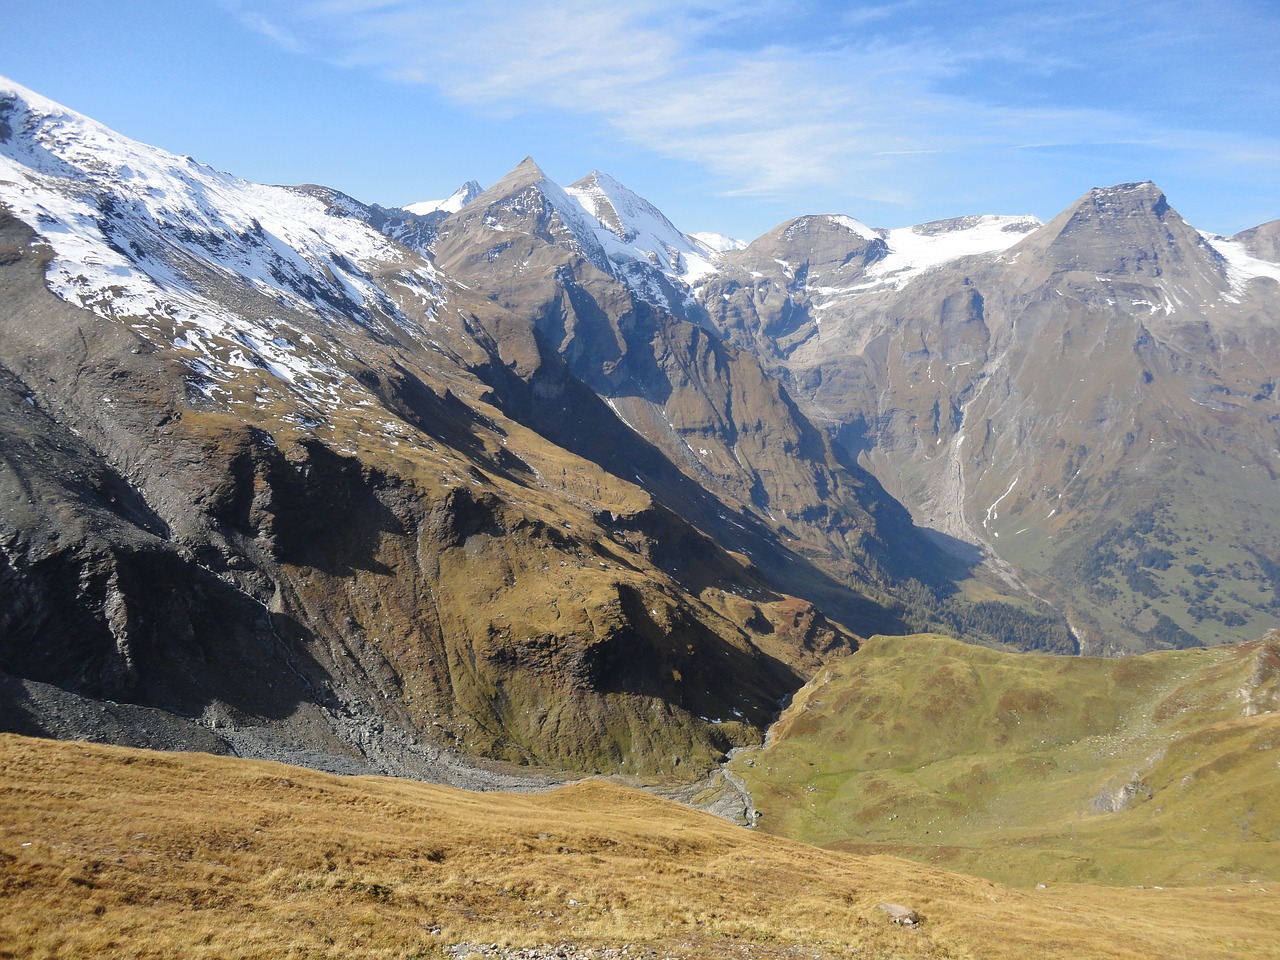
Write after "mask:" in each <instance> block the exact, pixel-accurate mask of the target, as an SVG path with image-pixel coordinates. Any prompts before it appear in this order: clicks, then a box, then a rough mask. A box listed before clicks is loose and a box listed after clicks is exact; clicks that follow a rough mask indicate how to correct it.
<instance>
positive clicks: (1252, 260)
mask: <svg viewBox="0 0 1280 960" xmlns="http://www.w3.org/2000/svg"><path fill="white" fill-rule="evenodd" d="M1200 236H1201V237H1202V238H1203V239H1204V242H1205V243H1207V244H1209V246H1210V247H1212V248H1213V249H1214V250H1216V251H1218V253H1219V254H1221V255H1222V258H1223V259H1224V260H1226V261H1227V278H1228V279H1229V280H1230V282H1231V286H1232V287H1233V288H1234V289H1235V290H1236V292H1240V291H1241V290H1243V288H1244V287H1245V286H1246V285H1247V284H1248V282H1249V281H1250V280H1256V279H1259V278H1262V277H1266V278H1269V279H1271V280H1275V281H1277V282H1280V263H1272V262H1271V261H1269V260H1259V259H1258V258H1257V257H1255V256H1254V255H1253V254H1251V253H1250V252H1249V251H1248V249H1247V248H1246V247H1245V245H1244V244H1243V243H1241V242H1240V241H1239V240H1232V239H1231V238H1230V237H1223V236H1219V235H1218V234H1213V233H1204V232H1200Z"/></svg>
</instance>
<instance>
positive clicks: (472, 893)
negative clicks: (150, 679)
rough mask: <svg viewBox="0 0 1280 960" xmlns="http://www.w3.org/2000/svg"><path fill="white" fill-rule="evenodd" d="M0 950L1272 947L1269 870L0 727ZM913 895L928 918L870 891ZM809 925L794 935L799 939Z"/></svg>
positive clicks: (419, 953)
mask: <svg viewBox="0 0 1280 960" xmlns="http://www.w3.org/2000/svg"><path fill="white" fill-rule="evenodd" d="M0 767H2V768H3V771H4V773H3V779H2V781H0V956H5V957H33V958H39V957H99V956H104V957H105V956H110V957H138V958H141V957H179V956H180V957H197V958H199V957H232V958H233V957H246V958H247V957H254V958H258V957H281V958H295V957H296V958H301V957H332V958H338V957H342V958H354V957H379V958H382V957H387V958H390V957H396V958H406V957H440V956H442V955H443V951H444V948H445V947H446V946H447V945H448V944H451V943H455V942H459V941H484V942H500V943H509V944H512V945H534V944H539V943H552V942H554V943H561V942H571V943H576V944H579V945H583V946H620V945H622V944H633V945H637V946H640V945H645V946H651V947H654V948H656V949H657V950H659V951H660V952H661V955H663V956H672V957H741V956H745V955H747V954H748V953H749V954H750V955H751V956H754V957H757V958H768V957H784V956H785V957H798V956H804V957H823V958H825V957H837V956H840V957H844V956H857V957H866V958H874V957H923V958H934V957H937V958H942V957H954V958H970V957H982V958H995V960H999V958H1020V960H1021V958H1027V957H1035V958H1050V957H1064V958H1065V957H1071V958H1081V957H1089V958H1140V957H1142V958H1146V957H1162V958H1163V957H1180V958H1200V957H1240V956H1249V957H1278V956H1280V945H1277V943H1276V937H1275V933H1274V932H1275V930H1277V929H1280V896H1277V892H1275V891H1273V890H1272V889H1271V888H1270V887H1269V886H1261V885H1250V886H1239V887H1235V888H1199V889H1182V890H1174V889H1168V890H1133V889H1122V890H1117V889H1095V888H1090V887H1084V886H1064V887H1055V888H1051V889H1048V890H1039V891H1016V890H1011V889H1008V888H1004V887H1001V886H998V885H995V884H992V883H990V882H988V881H985V880H977V879H973V878H969V877H963V876H959V875H955V874H949V873H945V872H942V871H938V870H933V869H930V868H927V867H924V866H921V865H918V864H914V863H909V862H906V861H902V860H897V859H894V858H891V857H884V856H870V857H859V856H853V855H849V854H840V853H834V852H830V851H824V850H820V849H817V848H813V847H808V846H805V845H802V844H799V843H795V842H791V841H787V840H782V839H778V838H774V837H768V836H764V835H759V834H755V833H751V832H749V831H746V830H743V829H740V828H737V827H734V826H732V825H730V824H728V823H726V822H723V821H720V820H717V819H715V818H713V817H710V816H707V815H704V814H700V813H697V812H694V811H691V810H688V809H686V808H683V807H680V806H677V805H675V804H672V803H670V802H667V801H664V800H661V799H658V798H655V797H652V796H649V795H647V794H643V793H638V792H635V791H632V790H628V789H624V788H621V787H618V786H615V785H613V784H610V783H606V782H601V781H589V782H584V783H580V784H577V785H573V786H570V787H566V788H563V789H560V790H557V791H554V792H552V793H548V794H541V795H497V794H473V793H465V792H461V791H457V790H452V789H448V788H444V787H437V786H430V785H424V784H418V783H413V782H407V781H396V780H387V779H373V778H358V779H357V778H351V779H347V778H339V777H333V776H328V775H325V774H320V773H316V772H314V771H310V770H303V769H298V768H294V767H286V766H282V765H279V764H271V763H263V762H252V761H242V760H232V759H226V758H217V757H211V756H204V755H194V754H159V753H149V752H144V751H137V750H127V749H123V748H117V747H107V746H99V745H89V744H82V743H58V742H52V741H41V740H31V739H26V738H20V737H14V736H0ZM882 901H895V902H899V903H904V904H907V905H908V906H911V907H913V908H915V909H916V910H918V911H919V912H920V913H922V914H923V915H924V916H925V917H926V922H925V924H924V926H923V929H921V930H919V931H911V930H905V929H901V928H897V927H894V926H892V925H891V924H890V923H889V922H888V920H887V918H886V916H885V915H884V914H883V913H881V912H880V911H878V910H877V909H876V905H877V904H878V903H880V902H882ZM801 948H803V949H801Z"/></svg>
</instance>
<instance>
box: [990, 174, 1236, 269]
mask: <svg viewBox="0 0 1280 960" xmlns="http://www.w3.org/2000/svg"><path fill="white" fill-rule="evenodd" d="M1022 252H1027V253H1034V255H1035V256H1036V257H1037V259H1041V260H1043V262H1044V263H1045V264H1047V265H1050V266H1052V267H1053V268H1056V269H1059V270H1081V271H1092V272H1094V273H1097V274H1103V275H1108V276H1129V277H1145V278H1147V279H1149V280H1150V279H1154V278H1156V277H1160V276H1163V275H1165V274H1166V273H1169V272H1173V273H1175V274H1177V273H1186V272H1187V271H1189V270H1193V269H1195V272H1200V270H1199V269H1196V268H1208V269H1209V271H1210V272H1211V273H1212V272H1217V273H1219V274H1220V273H1221V268H1220V266H1219V264H1220V261H1221V258H1220V257H1219V256H1218V254H1217V253H1215V252H1214V250H1213V249H1212V248H1211V247H1210V246H1209V245H1208V244H1207V243H1206V242H1205V241H1204V239H1203V238H1202V237H1201V236H1200V234H1199V233H1198V232H1197V231H1196V230H1195V228H1194V227H1192V226H1191V225H1190V224H1189V223H1187V221H1185V220H1184V219H1182V216H1181V215H1180V214H1179V213H1178V211H1176V210H1174V209H1173V207H1171V206H1169V201H1168V199H1167V198H1166V197H1165V195H1164V192H1163V191H1161V190H1160V188H1159V187H1157V186H1156V185H1155V184H1154V183H1152V182H1150V181H1149V180H1148V181H1144V182H1142V183H1122V184H1117V185H1116V186H1113V187H1095V188H1094V189H1092V190H1090V191H1089V192H1088V193H1086V194H1085V195H1084V196H1082V197H1081V198H1080V199H1079V200H1077V201H1076V202H1075V203H1074V204H1073V205H1072V206H1070V207H1068V208H1067V209H1066V210H1064V211H1063V212H1062V213H1060V214H1058V216H1056V217H1054V218H1053V219H1052V220H1050V221H1049V222H1048V223H1046V224H1045V225H1044V226H1043V227H1041V228H1040V229H1039V230H1037V231H1036V232H1035V233H1033V234H1031V236H1029V237H1028V238H1027V239H1026V240H1024V241H1023V242H1022V243H1020V244H1018V245H1017V246H1016V247H1014V248H1013V249H1012V250H1011V251H1010V255H1011V256H1015V255H1020V254H1021V253H1022Z"/></svg>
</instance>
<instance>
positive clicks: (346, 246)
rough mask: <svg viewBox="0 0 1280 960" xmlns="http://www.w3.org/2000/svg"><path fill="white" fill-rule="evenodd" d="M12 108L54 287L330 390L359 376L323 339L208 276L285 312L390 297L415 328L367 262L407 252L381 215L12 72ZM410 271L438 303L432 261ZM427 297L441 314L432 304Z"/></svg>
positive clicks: (3, 99) (212, 363) (359, 314)
mask: <svg viewBox="0 0 1280 960" xmlns="http://www.w3.org/2000/svg"><path fill="white" fill-rule="evenodd" d="M0 103H4V105H5V107H6V109H5V111H4V115H3V116H4V119H5V122H6V123H7V125H8V126H9V128H10V132H11V135H10V136H9V138H8V139H7V140H5V141H4V142H0V200H3V202H4V203H6V204H7V205H8V206H9V207H10V208H11V209H12V211H13V212H14V214H15V215H16V216H17V217H19V218H20V219H22V220H24V221H25V222H26V223H28V224H29V225H30V226H31V227H32V228H33V229H34V230H36V231H37V232H38V233H39V234H40V235H41V236H42V237H43V238H44V239H45V240H46V241H47V242H48V243H49V245H50V246H51V247H52V248H53V251H54V258H53V261H52V262H51V264H50V265H49V268H48V270H47V272H46V282H47V283H48V285H49V287H50V289H51V291H52V292H53V293H54V294H55V295H57V296H58V297H60V298H61V299H63V300H66V301H67V302H69V303H72V304H74V305H76V306H81V307H84V308H86V309H89V310H92V311H93V312H95V313H97V314H98V315H99V316H102V317H109V318H115V319H122V320H123V319H127V320H129V321H130V322H132V323H133V326H134V328H135V329H137V330H138V331H139V333H141V334H142V335H144V336H146V337H148V339H152V340H153V341H154V340H157V338H159V339H161V340H162V341H164V342H171V343H172V344H173V346H174V347H176V348H177V349H178V350H179V351H180V352H181V353H182V355H184V356H185V357H187V358H188V365H189V366H190V367H191V368H192V369H193V370H194V371H196V372H198V373H199V374H201V376H204V377H212V378H213V379H215V380H219V379H228V378H230V377H233V376H234V373H232V370H234V369H235V368H244V369H247V368H257V369H261V370H265V371H267V372H269V373H271V374H273V375H274V376H275V377H277V378H278V379H279V380H280V381H282V386H286V385H287V387H288V388H290V389H293V390H294V391H296V392H300V393H304V394H306V395H308V397H309V398H310V399H313V400H325V401H329V400H332V399H334V398H335V397H336V394H335V393H334V392H333V389H334V387H335V386H336V385H337V382H339V381H343V382H344V383H345V382H347V381H348V380H349V378H348V377H347V376H346V374H345V373H343V372H342V371H341V370H340V369H339V368H338V367H337V366H336V365H335V364H334V363H332V362H330V361H332V358H331V357H326V356H324V354H323V351H320V350H318V349H316V348H314V345H311V346H309V347H308V348H307V349H306V350H304V351H301V352H299V351H298V349H297V345H295V344H293V343H291V342H290V341H289V340H288V339H287V338H286V337H283V336H279V335H277V333H276V331H275V330H274V326H275V324H276V321H274V320H273V319H272V318H269V317H268V318H264V319H247V318H246V317H244V316H240V315H237V314H234V313H232V312H231V311H230V310H228V309H227V308H226V307H225V306H223V305H222V304H221V303H220V302H218V300H217V299H216V297H215V296H213V295H206V294H205V293H204V292H203V291H202V290H201V289H200V288H199V286H198V285H199V284H203V283H210V282H214V280H213V278H212V277H209V276H207V274H208V270H209V265H212V268H213V271H214V274H215V275H216V273H217V272H222V273H223V274H225V275H226V277H227V278H228V279H230V280H233V281H234V280H238V281H240V282H244V283H248V284H250V285H252V286H253V287H255V288H257V289H258V290H259V291H260V292H261V293H263V294H264V295H266V296H267V297H268V298H269V299H270V300H272V301H275V302H277V303H279V304H281V306H282V307H292V308H296V309H299V310H302V311H304V312H306V313H309V314H312V315H318V316H321V317H326V318H328V319H330V320H333V321H334V322H339V323H343V322H351V321H352V320H353V319H354V320H355V321H356V322H361V323H368V324H375V323H376V321H375V320H374V317H375V315H376V314H375V312H374V310H375V308H376V309H377V310H378V311H381V312H382V313H385V314H387V315H390V316H395V317H397V318H398V319H399V320H400V321H402V322H404V323H405V324H406V325H409V326H412V325H414V321H413V320H411V319H410V318H408V317H404V316H401V315H400V314H399V311H398V310H397V309H396V307H395V306H394V304H393V303H392V302H391V300H390V299H389V298H388V296H387V295H386V293H385V292H384V291H383V290H382V289H381V288H380V287H379V286H378V285H377V284H376V283H375V282H374V280H373V277H372V276H371V274H370V273H369V272H368V270H367V269H365V267H364V266H363V264H365V263H370V264H372V263H374V262H377V263H379V264H386V263H388V262H396V261H400V260H403V254H402V252H401V251H400V250H399V248H398V247H396V246H395V245H394V244H393V243H392V242H391V241H389V240H388V239H387V238H386V237H384V236H383V235H382V234H380V233H379V232H377V231H376V230H374V229H373V228H371V227H369V226H367V225H366V224H364V223H362V222H360V221H357V220H355V219H351V218H348V217H343V216H330V215H329V214H328V213H327V212H326V205H325V203H324V202H323V201H322V200H320V199H317V198H316V197H313V196H311V195H310V194H308V193H306V192H305V191H302V190H296V189H291V188H287V187H272V186H264V185H261V184H254V183H249V182H247V181H244V180H240V179H238V178H236V177H233V176H230V175H229V174H225V173H220V172H218V171H216V170H213V169H211V168H209V167H206V166H204V165H202V164H198V163H196V162H195V161H193V160H191V159H190V158H184V157H178V156H175V155H173V154H170V153H168V152H166V151H163V150H160V149H158V148H155V147H150V146H147V145H145V144H141V143H138V142H136V141H133V140H130V139H128V138H126V137H124V136H121V135H120V134H117V133H115V132H114V131H112V130H110V129H108V128H106V127H104V126H102V125H101V124H98V123H96V122H94V121H92V120H90V119H88V118H87V117H84V116H82V115H80V114H77V113H75V112H73V111H71V110H68V109H66V108H64V107H62V106H60V105H58V104H56V103H53V102H52V101H49V100H47V99H45V98H43V97H40V96H39V95H37V94H35V93H32V92H31V91H28V90H26V89H25V88H23V87H21V86H19V85H17V84H14V83H12V82H10V81H7V80H5V79H4V78H0ZM402 273H403V274H404V276H403V278H402V279H404V280H405V281H406V282H407V283H408V284H409V285H410V286H412V287H414V288H415V289H417V290H419V291H426V292H427V293H428V294H429V296H430V297H431V299H432V301H433V302H438V301H439V299H440V293H439V286H438V284H437V283H436V276H435V274H434V271H433V269H432V268H431V267H430V266H429V265H426V264H419V265H417V266H414V267H412V268H409V267H406V270H405V271H402ZM409 274H412V275H411V276H410V275H409ZM199 277H204V279H202V280H198V279H195V278H199ZM424 307H425V308H426V313H427V315H428V318H429V317H430V311H431V309H432V303H429V302H426V301H424Z"/></svg>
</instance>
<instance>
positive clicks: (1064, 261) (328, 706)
mask: <svg viewBox="0 0 1280 960" xmlns="http://www.w3.org/2000/svg"><path fill="white" fill-rule="evenodd" d="M1278 283H1280V222H1273V223H1270V224H1265V225H1263V226H1260V227H1257V228H1255V229H1254V230H1251V231H1246V232H1244V233H1242V234H1239V235H1237V236H1236V237H1233V238H1221V237H1213V236H1206V235H1204V234H1201V233H1199V232H1198V231H1196V230H1195V229H1193V228H1192V227H1191V226H1189V225H1188V224H1187V223H1185V221H1183V220H1182V218H1181V217H1180V216H1178V214H1177V213H1176V212H1175V211H1174V210H1173V209H1172V208H1171V207H1170V206H1169V204H1168V202H1167V200H1166V198H1165V197H1164V196H1163V194H1162V193H1161V192H1160V191H1159V190H1158V189H1157V188H1156V187H1154V186H1153V185H1151V184H1125V185H1121V186H1117V187H1112V188H1108V189H1102V190H1094V191H1091V192H1090V193H1089V194H1087V195H1085V196H1084V197H1083V198H1081V199H1080V200H1079V201H1077V202H1076V203H1075V204H1074V205H1072V206H1071V207H1070V208H1069V209H1068V210H1066V211H1065V212H1064V213H1063V214H1061V215H1060V216H1058V217H1056V218H1054V219H1053V220H1051V221H1050V222H1048V223H1045V224H1041V223H1040V222H1039V221H1037V220H1036V219H1035V218H1031V217H1001V216H980V217H970V218H962V219H958V220H948V221H939V222H936V223H931V224H924V225H920V226H915V227H909V228H905V229H902V230H883V229H873V228H869V227H867V226H865V225H863V224H861V223H860V222H858V221H857V220H854V219H852V218H850V217H847V216H843V215H834V214H832V215H811V216H804V217H800V218H797V219H795V220H792V221H788V222H787V223H784V224H781V225H779V226H778V227H777V228H775V229H774V230H771V231H769V232H768V233H766V234H765V235H764V236H762V237H760V238H758V239H756V240H754V241H753V242H751V243H749V244H745V243H741V242H737V241H733V240H730V239H728V238H726V237H722V236H718V235H711V234H698V235H690V234H686V233H683V232H682V231H681V230H679V229H678V228H677V227H675V226H674V225H673V224H672V223H671V222H670V221H669V220H668V219H667V218H666V217H665V216H664V215H663V214H662V213H661V212H660V211H659V210H658V209H657V208H656V207H654V206H653V205H652V204H650V203H649V202H647V201H645V200H644V199H643V198H641V197H639V196H637V195H635V194H634V193H632V192H631V191H629V190H628V189H627V188H626V187H624V186H623V185H621V184H619V183H618V182H617V181H615V180H613V179H612V178H610V177H609V176H607V175H606V174H603V173H599V172H596V173H592V174H590V175H589V176H587V177H585V178H583V179H582V180H580V181H578V182H576V183H574V184H571V185H569V186H567V187H561V186H559V185H557V184H555V183H553V182H552V181H551V180H549V179H548V178H547V177H546V176H545V174H544V173H543V172H542V171H541V170H540V169H539V168H538V166H537V164H536V163H535V162H534V161H533V160H532V159H526V160H525V161H523V162H522V163H520V164H519V165H518V166H517V167H516V168H515V169H514V170H512V171H511V173H509V174H508V175H507V176H506V177H504V178H503V179H501V180H500V181H499V182H498V183H496V184H494V185H493V186H491V187H489V188H488V189H483V190H482V189H481V188H480V186H479V184H476V183H474V182H471V183H468V184H466V185H464V186H463V187H462V188H460V189H459V191H457V192H456V193H455V194H453V195H452V196H451V197H450V198H448V199H447V200H444V201H428V202H425V203H421V204H409V205H408V206H406V207H404V208H399V209H390V208H384V207H380V206H377V205H372V204H365V203H362V202H360V201H358V200H356V199H354V198H352V197H348V196H346V195H344V194H342V193H340V192H338V191H336V190H333V189H331V188H328V187H323V186H316V185H306V186H295V187H280V186H265V185H259V184H252V183H249V182H246V181H243V180H240V179H238V178H236V177H234V176H231V175H228V174H225V173H221V172H218V171H215V170H212V169H211V168H209V167H207V166H204V165H202V164H200V163H198V162H197V161H195V160H193V159H191V158H188V157H178V156H175V155H172V154H169V153H166V152H164V151H161V150H158V149H156V148H153V147H149V146H146V145H143V144H140V143H137V142H134V141H131V140H129V139H128V138H126V137H124V136H122V135H120V134H117V133H115V132H113V131H111V130H108V129H106V128H105V127H103V126H101V125H99V124H97V123H95V122H94V121H92V120H90V119H88V118H86V117H83V116H81V115H79V114H76V113H75V112H73V111H71V110H68V109H66V108H64V107H61V106H59V105H57V104H54V103H52V102H50V101H48V100H45V99H44V98H42V97H40V96H39V95H37V94H35V93H33V92H31V91H28V90H25V89H24V88H21V87H19V86H17V85H15V84H12V83H9V82H7V81H5V82H3V83H0V390H2V393H3V398H2V399H0V435H2V436H3V438H4V441H3V448H2V449H0V464H2V468H0V489H2V490H3V495H2V496H0V595H2V596H3V597H4V600H3V601H0V685H3V687H4V695H3V697H0V727H2V728H3V729H6V730H11V731H15V732H20V733H40V734H45V735H55V736H62V737H83V738H90V739H108V740H114V741H117V742H121V743H126V744H133V745H141V746H164V747H182V748H189V749H202V750H206V751H211V752H230V753H237V754H241V755H245V756H260V757H271V758H284V759H290V760H293V761H295V762H300V763H305V764H309V765H312V766H316V767H320V768H322V769H329V770H335V771H340V772H369V771H376V772H390V773H402V774H409V775H413V776H420V777H426V778H431V779H443V780H448V781H451V782H460V783H468V784H474V783H486V784H502V783H505V782H507V781H505V780H504V779H503V778H504V777H505V776H506V773H504V772H503V770H502V769H497V768H492V767H486V768H483V769H477V768H476V766H475V763H474V762H473V761H474V758H485V759H487V760H492V761H501V762H504V763H507V764H516V765H522V766H533V767H543V768H551V769H555V770H572V771H606V772H622V773H627V774H631V775H634V776H638V777H661V778H671V777H674V778H677V779H693V778H696V777H697V776H699V775H701V774H702V773H704V772H705V771H707V770H708V769H710V768H711V767H713V766H715V765H716V764H717V763H718V762H719V761H720V760H721V759H722V758H723V757H724V756H725V754H726V753H728V752H729V751H730V750H732V749H733V748H734V747H740V746H747V745H754V744H759V743H760V742H761V741H762V738H763V733H764V730H765V728H766V727H767V726H768V724H769V723H770V721H771V720H772V718H773V717H774V715H775V713H776V711H777V710H778V708H779V706H780V704H781V703H783V702H785V701H786V700H787V698H789V697H790V696H791V695H792V694H794V693H795V692H796V690H797V689H799V688H800V687H801V685H802V684H803V683H804V682H805V680H806V679H807V678H809V677H810V676H812V675H813V674H814V673H815V672H816V671H817V670H818V669H819V668H821V667H822V665H823V664H825V663H828V662H830V661H833V660H835V659H838V658H841V657H843V656H846V655H847V654H849V653H851V652H853V651H854V650H856V649H857V647H858V645H859V643H860V642H861V641H862V640H863V639H865V638H867V637H869V636H871V635H872V634H907V633H912V632H915V631H919V630H926V629H927V630H939V631H943V632H948V633H951V634H953V635H960V636H963V637H964V638H965V639H969V640H976V641H979V642H982V643H986V644H989V645H994V646H1000V647H1004V648H1008V649H1018V650H1031V649H1036V650H1042V651H1049V652H1057V653H1079V652H1087V653H1107V654H1120V653H1130V652H1137V651H1142V650H1150V649H1159V648H1169V647H1191V646H1200V645H1205V644H1215V643H1220V642H1225V641H1234V640H1245V639H1250V638H1253V637H1257V636H1260V635H1262V634H1263V633H1265V632H1266V630H1267V629H1269V628H1270V627H1271V626H1273V625H1274V623H1275V620H1276V616H1277V612H1280V551H1277V549H1276V548H1275V546H1274V544H1275V543H1276V542H1277V537H1276V534H1277V533H1278V532H1280V497H1278V496H1277V486H1276V483H1277V474H1276V469H1277V457H1280V435H1278V428H1277V423H1278V422H1280V398H1277V396H1276V392H1275V381H1274V377H1273V375H1272V371H1274V370H1275V369H1276V368H1277V365H1278V363H1277V361H1280V356H1277V351H1280V344H1278V342H1277V330H1278V329H1280V316H1278V315H1277V312H1278V311H1280V296H1277V292H1278V289H1280V288H1278V287H1277V284H1278Z"/></svg>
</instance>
